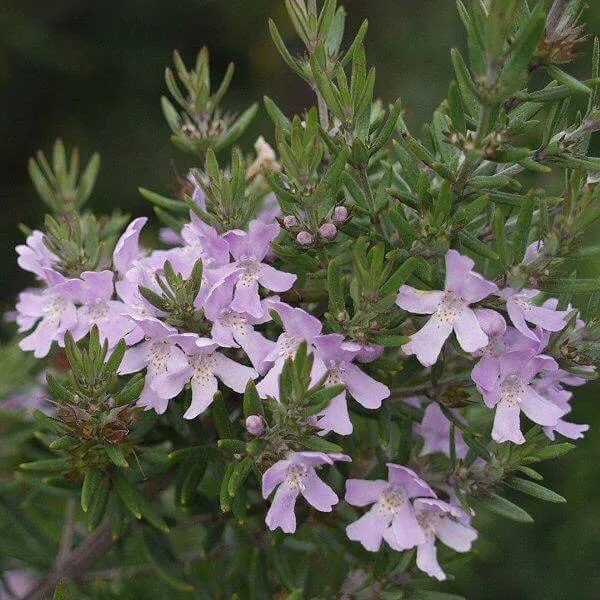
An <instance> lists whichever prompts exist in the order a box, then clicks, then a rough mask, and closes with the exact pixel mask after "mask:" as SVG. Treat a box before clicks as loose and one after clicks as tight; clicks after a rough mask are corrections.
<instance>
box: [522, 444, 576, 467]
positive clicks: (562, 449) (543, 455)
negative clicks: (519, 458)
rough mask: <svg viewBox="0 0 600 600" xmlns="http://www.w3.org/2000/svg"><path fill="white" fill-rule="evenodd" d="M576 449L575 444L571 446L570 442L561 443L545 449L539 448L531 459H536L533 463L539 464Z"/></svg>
mask: <svg viewBox="0 0 600 600" xmlns="http://www.w3.org/2000/svg"><path fill="white" fill-rule="evenodd" d="M575 448H576V446H575V444H571V443H570V442H563V443H562V444H552V445H551V446H546V447H545V448H541V449H540V450H536V452H535V454H533V457H534V458H535V459H536V460H535V462H540V461H542V460H548V459H550V458H558V457H559V456H564V455H565V454H567V453H569V452H571V450H574V449H575Z"/></svg>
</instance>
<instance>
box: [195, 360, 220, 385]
mask: <svg viewBox="0 0 600 600" xmlns="http://www.w3.org/2000/svg"><path fill="white" fill-rule="evenodd" d="M190 365H191V366H192V368H193V369H194V375H193V378H194V379H195V380H196V381H198V382H199V383H202V384H206V383H208V382H209V381H210V380H211V378H212V376H213V370H214V368H215V367H216V365H217V359H216V358H215V355H214V354H198V355H197V356H193V357H192V358H191V359H190Z"/></svg>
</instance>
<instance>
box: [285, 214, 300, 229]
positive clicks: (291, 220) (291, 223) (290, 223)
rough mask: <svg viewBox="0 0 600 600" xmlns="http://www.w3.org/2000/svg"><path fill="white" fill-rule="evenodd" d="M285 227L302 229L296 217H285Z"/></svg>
mask: <svg viewBox="0 0 600 600" xmlns="http://www.w3.org/2000/svg"><path fill="white" fill-rule="evenodd" d="M283 226H284V227H285V228H286V229H294V227H300V222H299V221H298V219H296V217H295V216H294V215H285V217H283Z"/></svg>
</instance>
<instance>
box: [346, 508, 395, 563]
mask: <svg viewBox="0 0 600 600" xmlns="http://www.w3.org/2000/svg"><path fill="white" fill-rule="evenodd" d="M391 520H392V518H391V516H389V515H385V514H382V513H381V512H380V511H378V510H377V509H376V508H372V509H371V510H370V511H369V512H367V513H365V514H364V515H363V516H362V517H361V518H360V519H358V520H356V521H354V522H353V523H350V525H348V526H347V527H346V535H347V536H348V539H350V540H352V541H354V542H360V543H361V544H362V545H363V546H364V548H365V549H366V550H369V551H370V552H377V550H379V547H380V546H381V540H382V539H383V534H384V532H385V531H386V529H388V527H389V525H390V522H391Z"/></svg>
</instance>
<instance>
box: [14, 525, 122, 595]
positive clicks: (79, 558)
mask: <svg viewBox="0 0 600 600" xmlns="http://www.w3.org/2000/svg"><path fill="white" fill-rule="evenodd" d="M113 541H114V540H113V536H112V531H111V527H110V523H109V522H108V521H104V522H103V523H102V524H101V525H100V527H98V529H96V530H95V531H93V532H92V533H91V534H90V535H88V536H87V537H86V538H85V540H83V542H82V543H81V544H79V546H77V548H75V549H74V550H72V551H71V552H69V554H68V555H67V556H66V557H65V558H64V559H63V560H62V561H61V562H60V564H56V565H55V566H54V567H53V568H52V570H51V571H50V572H49V573H48V574H47V575H46V576H45V577H44V578H43V579H42V580H41V581H40V582H39V583H38V585H37V586H36V587H35V588H34V589H33V590H31V591H30V592H29V593H28V594H27V595H26V596H24V597H23V599H22V600H49V599H50V598H52V596H53V594H54V590H55V589H56V586H57V585H58V584H59V583H60V582H61V581H65V580H68V579H77V578H78V577H80V576H82V575H83V574H84V573H85V572H86V571H87V570H88V569H89V568H90V567H91V566H92V565H93V564H94V563H95V562H96V561H97V560H98V559H99V558H100V557H101V556H104V554H106V552H107V551H108V550H109V548H110V547H111V546H112V544H113Z"/></svg>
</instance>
